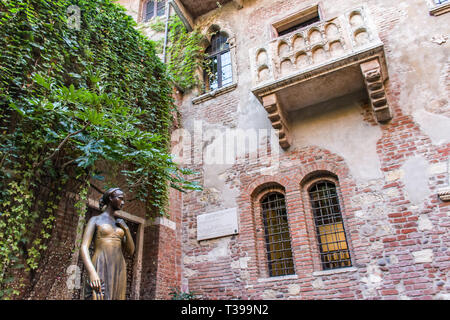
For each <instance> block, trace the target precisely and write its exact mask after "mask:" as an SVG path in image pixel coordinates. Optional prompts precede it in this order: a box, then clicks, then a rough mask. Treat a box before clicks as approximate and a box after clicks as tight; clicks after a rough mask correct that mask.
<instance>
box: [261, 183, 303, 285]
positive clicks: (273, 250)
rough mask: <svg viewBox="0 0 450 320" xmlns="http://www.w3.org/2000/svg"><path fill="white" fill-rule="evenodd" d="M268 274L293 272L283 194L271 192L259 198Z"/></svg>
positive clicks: (277, 274)
mask: <svg viewBox="0 0 450 320" xmlns="http://www.w3.org/2000/svg"><path fill="white" fill-rule="evenodd" d="M261 209H262V218H263V224H264V231H265V244H266V249H267V260H268V267H269V275H270V276H271V277H275V276H284V275H289V274H294V273H295V271H294V262H293V259H292V249H291V237H290V233H289V225H288V219H287V212H286V203H285V198H284V195H283V194H281V193H279V192H272V193H269V194H268V195H266V196H265V197H263V198H262V200H261Z"/></svg>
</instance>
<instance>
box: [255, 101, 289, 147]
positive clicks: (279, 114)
mask: <svg viewBox="0 0 450 320" xmlns="http://www.w3.org/2000/svg"><path fill="white" fill-rule="evenodd" d="M262 102H263V106H264V109H266V111H267V113H268V114H269V116H268V117H269V120H270V122H272V127H273V128H274V129H275V130H277V132H278V138H279V139H280V146H281V147H282V148H283V149H287V148H289V147H290V146H291V142H292V139H291V136H290V134H289V127H288V122H287V120H286V115H285V114H284V112H283V110H282V109H281V106H280V104H279V102H278V98H277V95H276V94H275V93H272V94H269V95H266V96H263V97H262Z"/></svg>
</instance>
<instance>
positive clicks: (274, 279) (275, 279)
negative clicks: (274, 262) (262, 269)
mask: <svg viewBox="0 0 450 320" xmlns="http://www.w3.org/2000/svg"><path fill="white" fill-rule="evenodd" d="M293 279H298V276H297V275H296V274H292V275H288V276H280V277H270V278H259V279H258V282H273V281H282V280H293Z"/></svg>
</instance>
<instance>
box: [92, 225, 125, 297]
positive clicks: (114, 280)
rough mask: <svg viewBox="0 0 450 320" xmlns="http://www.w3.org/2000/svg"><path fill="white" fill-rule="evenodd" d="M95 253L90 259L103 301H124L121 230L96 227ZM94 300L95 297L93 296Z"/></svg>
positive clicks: (122, 232) (111, 227)
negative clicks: (97, 277) (98, 279)
mask: <svg viewBox="0 0 450 320" xmlns="http://www.w3.org/2000/svg"><path fill="white" fill-rule="evenodd" d="M95 234H96V236H95V251H94V255H93V257H92V262H93V264H94V267H95V270H96V271H97V274H98V276H99V278H100V280H101V281H102V292H103V296H104V299H105V300H125V293H126V287H127V267H126V264H125V258H124V257H123V253H122V240H123V237H124V236H125V232H124V231H123V230H122V228H119V227H116V226H113V225H111V224H108V223H104V224H101V225H97V228H96V232H95ZM93 299H94V300H96V295H95V294H94V295H93Z"/></svg>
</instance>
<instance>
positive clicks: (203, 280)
mask: <svg viewBox="0 0 450 320" xmlns="http://www.w3.org/2000/svg"><path fill="white" fill-rule="evenodd" d="M264 3H265V4H266V5H265V6H264V7H258V4H255V3H252V4H251V5H254V7H253V8H252V10H251V11H245V9H243V10H242V11H241V12H244V13H242V15H245V14H248V16H246V19H248V23H247V21H246V22H245V25H246V26H250V27H249V28H246V30H245V32H244V33H243V32H242V30H240V28H241V27H242V26H239V25H236V26H235V28H234V29H233V28H232V27H229V26H228V27H229V28H230V29H232V30H233V31H234V32H235V33H236V38H237V43H238V45H241V47H238V48H237V54H238V60H239V61H240V62H239V63H240V65H239V66H240V68H241V69H240V70H239V71H240V72H241V73H242V76H240V77H239V79H238V88H237V89H236V90H234V91H231V92H229V93H227V94H224V95H220V96H217V97H215V98H214V99H212V100H208V101H206V102H203V103H200V104H199V105H192V104H191V103H190V101H189V99H191V97H189V96H187V97H186V99H185V100H184V102H183V103H182V104H181V103H180V107H181V108H180V109H181V113H182V117H183V119H184V122H185V123H190V121H192V120H193V119H197V120H199V119H200V120H203V121H204V124H205V125H208V126H211V125H214V126H215V127H226V128H233V127H235V126H236V125H237V124H238V120H237V119H238V117H239V115H240V114H239V112H240V111H239V108H238V105H240V106H241V107H243V106H244V105H245V103H246V101H248V95H249V94H251V92H250V87H245V86H249V83H248V81H247V80H248V75H244V73H245V72H247V69H245V68H244V69H242V66H243V65H244V66H247V63H246V62H245V61H248V59H249V58H248V50H247V49H248V48H247V47H246V48H243V47H242V44H244V43H245V41H248V42H249V43H255V42H258V43H259V42H261V41H260V40H259V39H260V37H261V33H262V31H261V30H265V29H264V28H265V27H266V26H267V21H268V20H270V19H271V18H273V17H275V16H277V15H279V14H281V13H282V12H285V11H286V10H287V9H289V10H291V9H292V8H293V7H295V6H298V7H299V8H301V7H306V6H307V5H309V4H312V3H313V1H295V0H292V1H278V2H276V4H273V5H271V6H269V5H267V3H268V1H265V2H264ZM364 3H365V4H366V5H367V6H369V8H370V10H371V13H372V17H373V18H374V20H375V23H376V24H377V28H378V30H379V35H380V38H381V40H382V41H383V43H384V44H385V50H386V55H387V59H388V68H389V76H390V78H389V80H388V81H387V82H386V84H385V85H386V91H387V99H388V102H389V105H390V107H391V111H392V114H393V119H392V120H391V121H390V122H389V123H387V124H378V123H377V122H376V121H375V120H374V118H373V114H372V112H371V110H370V108H368V106H367V105H364V106H361V108H360V110H361V112H360V113H361V121H364V122H365V123H366V124H367V125H368V126H377V127H379V128H380V133H381V135H380V138H379V139H378V141H377V143H376V152H377V157H378V159H377V161H379V163H380V170H381V172H382V177H381V178H379V179H374V180H372V181H366V182H363V183H362V182H361V181H358V179H356V178H355V177H354V176H352V174H351V168H349V164H348V161H346V159H344V158H343V157H342V156H340V155H338V154H337V152H331V151H330V150H326V149H324V148H321V147H318V146H315V145H307V146H304V147H301V148H298V149H295V148H291V149H290V150H288V151H287V152H284V153H282V154H281V155H280V163H282V164H283V165H282V166H280V168H279V169H278V171H277V172H276V173H275V175H274V176H264V175H261V174H258V173H257V171H258V169H261V168H263V166H262V165H260V164H258V163H256V164H251V163H250V162H249V161H247V162H246V163H244V164H239V165H237V164H236V165H234V166H232V167H230V168H227V169H226V170H225V171H223V169H220V170H221V171H220V173H221V175H224V176H226V183H227V184H228V185H232V186H233V187H235V188H237V190H238V192H237V193H238V196H237V198H236V207H237V208H238V216H239V226H240V230H239V234H238V235H235V236H230V237H223V238H219V239H213V240H207V241H200V242H199V241H197V240H196V229H197V225H196V224H197V221H196V218H197V216H198V215H199V214H203V213H208V212H211V211H214V210H219V209H220V208H224V207H223V206H224V199H223V198H222V197H221V196H222V195H221V193H220V191H219V195H218V196H217V197H214V196H211V195H210V194H209V193H208V192H209V190H205V191H204V192H191V193H188V194H186V195H184V197H183V205H182V207H183V217H182V228H183V229H182V249H183V281H184V283H188V286H189V290H190V291H193V292H194V293H197V294H198V295H199V296H200V297H202V298H206V299H232V298H234V299H236V298H237V299H246V298H251V299H265V298H267V299H269V298H270V299H433V298H439V297H447V298H448V292H449V289H450V279H449V278H448V271H449V270H450V256H449V255H450V252H449V250H448V247H449V245H450V237H449V236H448V234H449V233H448V227H449V223H450V220H449V218H448V213H449V211H450V205H449V203H448V202H443V201H442V200H440V199H439V198H438V196H437V190H438V189H439V188H440V187H442V186H445V185H447V184H448V182H449V174H448V170H447V171H446V172H443V171H439V172H438V173H433V172H432V173H430V174H429V175H428V181H427V186H428V188H429V190H430V195H429V196H428V197H427V198H426V199H424V200H423V201H422V202H421V203H420V204H415V203H412V202H411V200H410V199H409V198H408V195H407V190H406V189H407V188H406V185H405V182H404V181H403V180H402V179H401V178H391V177H392V176H393V175H395V174H396V173H397V171H398V170H401V168H402V166H403V165H404V164H405V162H406V161H407V160H408V159H411V158H413V157H423V158H424V159H425V161H426V162H427V165H429V166H432V165H435V164H443V163H447V164H448V160H449V153H450V143H448V142H447V143H441V144H435V143H433V141H432V139H431V138H430V137H429V136H428V135H427V134H426V132H425V131H424V130H423V128H421V126H420V125H419V123H417V122H416V121H415V118H414V117H413V116H412V115H411V114H410V112H407V111H406V110H408V107H409V106H405V104H404V103H405V102H404V101H405V99H406V98H405V95H406V94H407V93H405V91H406V92H409V93H410V97H409V98H408V99H409V100H408V103H410V104H411V105H414V103H416V102H417V100H416V99H415V97H414V96H415V95H417V97H419V96H420V95H421V94H422V93H421V92H417V91H414V90H412V89H411V88H410V87H407V88H405V86H406V84H405V83H404V81H405V78H404V74H403V73H404V72H405V71H404V69H402V68H403V67H401V66H397V65H394V66H392V65H390V64H389V63H390V62H391V60H392V61H396V59H397V60H398V55H399V54H400V53H402V52H403V51H402V50H406V49H405V48H406V47H405V48H399V45H398V39H396V38H395V36H394V32H393V30H394V29H395V28H400V29H401V28H402V22H404V19H406V18H408V17H407V15H408V12H407V10H404V8H403V9H401V10H400V9H399V8H397V7H395V5H392V6H391V7H389V8H388V9H387V10H386V6H387V2H383V6H380V8H379V7H378V5H377V4H375V3H373V2H369V1H367V2H366V1H364ZM337 4H339V5H337ZM357 5H360V3H356V2H355V1H351V3H350V2H347V1H336V5H335V6H334V5H330V4H328V3H327V4H324V6H325V11H326V14H333V13H336V15H340V14H342V13H343V12H345V11H346V10H349V9H350V8H353V7H355V6H357ZM411 6H414V7H411V10H412V11H411V12H413V11H414V12H415V11H416V10H423V11H424V12H423V14H424V19H428V12H427V8H426V5H425V1H423V5H422V4H419V1H416V2H414V3H413V4H411ZM411 12H410V14H411ZM417 12H418V13H417V14H418V15H419V13H420V11H417ZM236 14H241V13H236ZM228 18H229V17H228ZM241 18H242V17H241ZM414 18H415V17H414ZM218 19H222V20H221V22H222V24H231V25H232V24H233V22H235V21H239V18H236V19H235V20H232V19H231V18H230V19H229V20H226V19H227V17H225V18H224V17H219V18H218ZM224 20H225V22H224ZM427 21H428V20H427ZM440 21H441V20H440ZM428 22H429V21H428ZM440 23H441V22H440ZM396 31H398V30H397V29H396ZM434 32H435V33H438V32H439V30H438V29H437V28H436V30H434ZM430 37H431V35H430ZM244 40H245V41H244ZM436 50H441V49H439V48H436ZM429 63H430V64H432V63H434V62H433V60H432V59H430V62H429ZM447 66H448V63H447ZM409 67H410V68H412V70H414V66H413V64H412V62H411V65H410V66H409ZM444 69H445V68H444ZM445 70H448V67H447V68H446V69H445ZM448 77H449V74H448V72H447V75H446V76H444V77H442V79H445V81H447V80H446V79H448ZM242 79H245V81H242ZM240 81H241V82H240ZM422 81H423V83H424V85H425V84H428V82H429V80H428V79H427V78H424V79H423V80H422ZM427 81H428V82H427ZM447 83H448V81H447ZM241 86H244V88H242V87H241ZM431 86H438V84H437V83H431ZM447 87H448V85H447ZM408 90H411V91H408ZM447 102H448V101H447ZM444 105H445V103H444ZM261 110H262V111H264V110H263V108H262V107H261ZM435 111H436V110H435ZM446 113H447V111H446V110H445V108H443V107H442V105H441V107H440V109H439V110H437V111H436V114H442V115H444V114H446ZM314 134H320V132H315V133H314ZM195 147H197V148H203V147H204V146H195ZM194 152H195V149H194V147H193V149H192V153H194ZM358 152H359V151H358V150H355V153H358ZM190 167H191V168H192V169H193V170H195V171H197V172H199V173H200V175H199V176H197V177H196V180H197V181H199V182H200V183H203V182H204V181H205V170H206V169H205V168H204V167H203V166H202V164H198V163H196V164H193V165H191V166H190ZM318 171H319V172H324V171H326V172H329V173H331V174H333V175H335V176H336V177H337V179H338V185H339V191H340V199H341V207H342V212H343V217H344V223H345V228H346V232H347V238H348V241H349V246H350V250H351V256H352V261H353V266H352V268H351V269H348V270H347V271H345V270H340V271H344V272H339V271H332V272H321V270H320V264H319V262H318V259H319V258H318V248H317V243H316V236H315V231H314V227H313V225H312V217H311V210H310V208H309V202H308V200H307V196H306V194H305V190H304V189H303V188H302V186H301V183H302V181H303V180H304V179H305V177H308V176H309V175H310V174H312V173H314V172H318ZM252 172H253V173H252ZM270 184H274V185H278V186H280V187H282V188H283V189H284V192H285V195H286V203H287V212H288V219H289V226H290V232H291V238H292V249H293V254H294V262H295V269H296V274H295V276H289V277H285V278H277V279H269V278H267V276H266V272H265V269H264V268H265V264H266V262H265V251H264V245H263V241H264V240H263V234H262V233H261V230H262V228H261V224H260V220H261V219H260V217H259V216H257V215H259V214H260V212H259V210H258V205H259V204H258V202H257V201H256V200H255V199H257V197H258V190H259V188H260V187H261V186H264V185H270ZM421 219H425V220H426V221H429V222H430V223H431V224H432V227H422V228H421V227H420V221H421ZM427 254H431V257H425V258H423V259H422V260H421V255H427Z"/></svg>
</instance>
